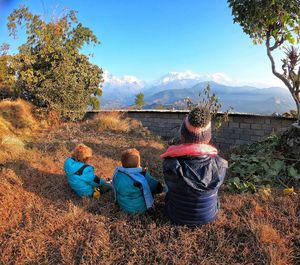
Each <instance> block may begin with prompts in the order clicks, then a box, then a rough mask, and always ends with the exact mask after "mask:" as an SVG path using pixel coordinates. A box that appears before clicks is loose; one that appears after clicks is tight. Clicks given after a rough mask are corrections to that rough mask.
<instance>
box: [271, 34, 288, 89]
mask: <svg viewBox="0 0 300 265" xmlns="http://www.w3.org/2000/svg"><path fill="white" fill-rule="evenodd" d="M266 47H267V55H268V57H269V59H270V62H271V67H272V73H273V74H274V75H275V76H276V77H277V78H279V79H280V80H281V81H282V82H283V83H284V84H285V85H286V86H287V87H288V89H289V90H290V92H291V93H292V91H293V88H292V86H291V84H290V83H289V81H288V80H287V79H286V78H285V77H284V76H283V75H282V74H280V73H278V72H277V71H276V65H275V61H274V58H273V56H272V53H271V47H270V34H269V33H267V39H266ZM273 47H274V46H273Z"/></svg>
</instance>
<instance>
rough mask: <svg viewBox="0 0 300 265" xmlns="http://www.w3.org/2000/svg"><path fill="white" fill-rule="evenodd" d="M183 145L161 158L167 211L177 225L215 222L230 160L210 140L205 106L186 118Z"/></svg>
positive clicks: (207, 110) (171, 149)
mask: <svg viewBox="0 0 300 265" xmlns="http://www.w3.org/2000/svg"><path fill="white" fill-rule="evenodd" d="M180 134H181V144H179V145H173V146H170V147H169V148H168V149H167V151H166V152H165V153H164V154H162V155H161V158H164V162H163V172H164V179H165V183H166V185H167V188H168V191H167V194H166V197H165V211H166V214H167V215H168V216H169V218H170V219H171V220H172V221H173V222H174V223H176V224H184V225H188V226H194V225H202V224H207V223H209V222H212V221H213V220H214V219H215V218H216V216H217V213H218V210H219V207H220V205H219V199H218V190H219V188H220V186H221V185H222V183H223V181H224V177H225V174H226V169H227V167H228V166H227V161H226V160H224V159H223V158H221V157H219V156H218V150H217V149H216V148H215V147H214V146H212V145H210V144H209V142H210V140H211V116H210V112H209V109H208V108H207V107H205V106H200V107H196V108H194V109H193V110H192V111H191V112H190V113H189V115H188V116H187V117H186V118H185V119H184V121H183V123H182V125H181V128H180Z"/></svg>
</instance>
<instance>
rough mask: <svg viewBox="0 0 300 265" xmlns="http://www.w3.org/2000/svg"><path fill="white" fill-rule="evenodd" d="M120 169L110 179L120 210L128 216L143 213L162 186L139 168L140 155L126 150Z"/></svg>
mask: <svg viewBox="0 0 300 265" xmlns="http://www.w3.org/2000/svg"><path fill="white" fill-rule="evenodd" d="M121 162H122V167H117V168H116V170H115V173H114V175H113V178H112V184H113V187H114V190H115V197H116V201H117V203H118V205H119V206H120V208H121V209H122V210H123V211H124V212H126V213H129V214H132V213H144V212H145V211H146V210H147V209H149V208H151V207H152V206H153V202H154V199H153V195H154V194H157V193H161V192H162V191H163V186H162V184H161V183H160V182H158V181H157V180H156V179H154V178H153V177H152V176H151V175H150V173H149V172H145V171H143V168H141V166H140V153H139V151H138V150H136V149H128V150H126V151H124V152H123V153H122V156H121Z"/></svg>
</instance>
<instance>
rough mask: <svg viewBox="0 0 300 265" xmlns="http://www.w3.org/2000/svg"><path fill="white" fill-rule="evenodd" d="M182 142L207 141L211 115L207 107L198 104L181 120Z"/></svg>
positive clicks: (209, 135) (208, 139)
mask: <svg viewBox="0 0 300 265" xmlns="http://www.w3.org/2000/svg"><path fill="white" fill-rule="evenodd" d="M180 134H181V139H182V141H183V142H184V143H209V141H210V139H211V116H210V111H209V108H207V107H205V106H198V107H195V108H194V109H192V110H191V111H190V113H189V115H188V116H187V117H186V118H185V119H184V120H183V123H182V125H181V128H180Z"/></svg>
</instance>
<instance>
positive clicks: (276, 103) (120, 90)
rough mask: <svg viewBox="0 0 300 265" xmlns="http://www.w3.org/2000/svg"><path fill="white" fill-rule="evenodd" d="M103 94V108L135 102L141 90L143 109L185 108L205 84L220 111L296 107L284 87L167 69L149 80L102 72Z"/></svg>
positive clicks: (260, 111) (268, 109)
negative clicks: (252, 83)
mask: <svg viewBox="0 0 300 265" xmlns="http://www.w3.org/2000/svg"><path fill="white" fill-rule="evenodd" d="M104 80H105V82H104V84H103V96H102V97H101V98H100V101H101V106H102V108H106V109H112V108H127V107H128V106H132V105H134V99H135V95H136V94H138V93H140V92H143V93H144V94H145V102H146V105H145V107H144V108H156V107H161V106H163V107H167V108H178V109H180V108H181V109H182V108H185V107H186V104H185V102H184V98H186V97H190V98H191V99H192V100H193V102H197V101H198V100H199V93H200V91H202V90H203V89H204V88H205V87H206V86H207V84H208V83H209V84H210V87H211V90H212V92H213V93H215V94H216V95H217V97H218V98H219V99H220V101H221V102H222V104H223V109H222V110H227V109H228V108H229V106H232V107H233V108H234V111H236V112H251V113H261V114H272V113H274V112H278V113H283V112H286V111H289V110H291V109H295V103H294V101H293V99H292V97H291V95H290V93H289V91H288V90H287V89H285V88H281V87H268V88H257V87H255V86H233V85H228V84H234V83H235V82H234V81H232V80H231V79H230V78H229V77H228V76H227V75H225V74H223V73H215V74H206V75H201V74H195V73H193V72H191V71H185V72H170V73H168V74H166V75H164V76H162V77H161V78H159V79H157V80H155V81H154V82H151V83H146V82H144V81H142V80H140V79H138V78H136V77H134V76H129V75H125V76H122V77H116V76H113V75H111V74H109V73H108V72H105V74H104Z"/></svg>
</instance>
